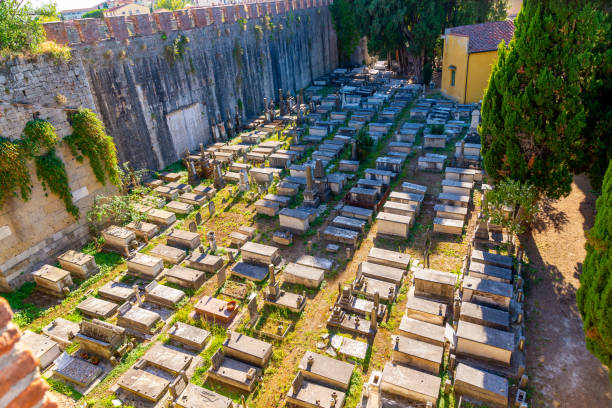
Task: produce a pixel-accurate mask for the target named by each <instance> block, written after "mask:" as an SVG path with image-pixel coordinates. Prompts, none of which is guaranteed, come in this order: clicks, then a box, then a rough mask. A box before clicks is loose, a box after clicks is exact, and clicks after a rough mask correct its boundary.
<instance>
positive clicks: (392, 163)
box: [376, 156, 404, 173]
mask: <svg viewBox="0 0 612 408" xmlns="http://www.w3.org/2000/svg"><path fill="white" fill-rule="evenodd" d="M403 164H404V161H403V160H402V159H400V158H397V157H392V156H382V157H379V158H377V159H376V168H377V169H378V170H387V171H392V172H395V173H400V172H401V171H402V165H403Z"/></svg>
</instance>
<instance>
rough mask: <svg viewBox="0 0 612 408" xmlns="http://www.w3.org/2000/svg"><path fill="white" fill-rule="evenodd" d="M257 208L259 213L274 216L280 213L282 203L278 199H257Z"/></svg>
mask: <svg viewBox="0 0 612 408" xmlns="http://www.w3.org/2000/svg"><path fill="white" fill-rule="evenodd" d="M255 209H256V210H257V214H263V215H267V216H268V217H274V216H276V215H277V214H278V212H279V210H280V205H279V204H278V203H277V202H276V201H269V200H257V201H256V202H255Z"/></svg>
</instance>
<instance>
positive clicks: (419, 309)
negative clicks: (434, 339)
mask: <svg viewBox="0 0 612 408" xmlns="http://www.w3.org/2000/svg"><path fill="white" fill-rule="evenodd" d="M446 310H447V306H446V305H445V304H444V303H439V302H436V301H434V300H430V299H425V298H421V297H417V296H415V295H414V290H413V289H411V290H410V292H409V294H408V302H407V303H406V316H408V317H409V318H411V319H416V320H421V321H423V322H427V323H431V324H437V325H438V326H442V325H443V324H444V321H445V319H446Z"/></svg>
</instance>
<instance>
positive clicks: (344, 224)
mask: <svg viewBox="0 0 612 408" xmlns="http://www.w3.org/2000/svg"><path fill="white" fill-rule="evenodd" d="M331 224H332V225H333V226H334V227H338V228H344V229H349V230H352V231H356V232H359V233H362V234H363V232H364V231H365V227H366V222H365V221H364V220H360V219H359V218H352V217H344V216H342V215H338V216H336V217H334V219H333V220H332V222H331Z"/></svg>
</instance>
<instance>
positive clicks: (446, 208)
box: [434, 204, 468, 221]
mask: <svg viewBox="0 0 612 408" xmlns="http://www.w3.org/2000/svg"><path fill="white" fill-rule="evenodd" d="M434 211H435V212H436V218H444V219H451V220H459V221H465V217H467V212H468V209H467V208H466V207H457V206H454V205H444V204H436V205H435V206H434Z"/></svg>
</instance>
